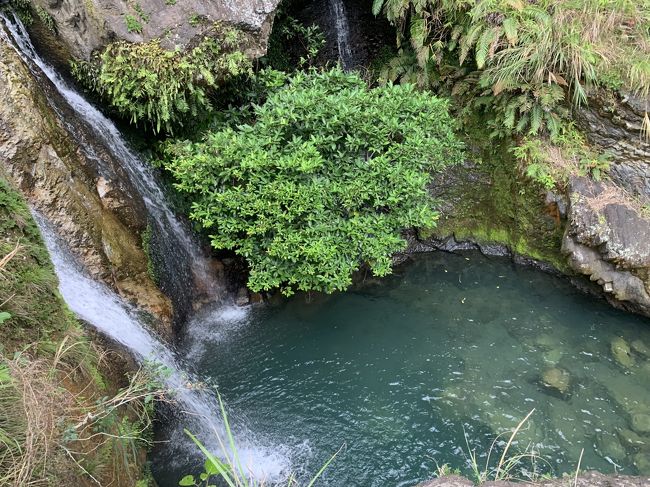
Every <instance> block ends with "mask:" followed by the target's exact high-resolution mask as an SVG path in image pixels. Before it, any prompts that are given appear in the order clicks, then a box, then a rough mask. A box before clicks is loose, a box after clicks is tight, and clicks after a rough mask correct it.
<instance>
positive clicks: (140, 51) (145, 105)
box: [72, 30, 251, 132]
mask: <svg viewBox="0 0 650 487" xmlns="http://www.w3.org/2000/svg"><path fill="white" fill-rule="evenodd" d="M215 36H219V37H222V38H223V40H222V41H219V40H218V39H217V38H216V37H206V38H205V39H204V40H203V41H201V43H200V44H199V45H198V46H196V47H194V48H193V49H190V50H188V51H180V50H174V51H170V50H166V49H164V48H163V47H161V46H160V42H159V41H158V40H152V41H150V42H147V43H140V44H130V43H127V42H116V43H113V44H111V45H109V46H108V47H107V48H106V50H105V51H104V52H103V54H102V55H101V56H100V57H99V58H98V59H96V60H95V62H91V63H88V62H84V61H77V62H74V63H73V64H72V73H73V75H74V76H75V78H77V79H78V80H79V81H80V82H82V83H83V84H84V85H86V86H87V87H88V88H90V89H92V90H93V91H95V92H97V93H99V94H100V95H101V96H102V97H103V98H104V99H105V100H106V101H107V102H108V103H109V104H110V105H111V106H112V107H113V108H115V109H117V111H118V112H119V113H120V114H122V115H124V116H127V117H129V118H130V120H131V122H132V123H141V122H143V123H145V124H147V125H149V126H150V127H152V128H153V130H154V131H155V132H159V131H160V130H163V129H164V130H166V131H168V132H171V131H173V127H174V125H175V124H182V122H183V120H185V119H187V118H188V117H194V116H196V115H197V114H199V113H200V112H202V111H208V110H210V109H211V107H212V104H211V102H210V98H209V91H210V90H213V89H215V88H217V87H218V86H219V85H220V84H221V83H223V81H224V80H225V79H227V78H229V77H231V76H237V75H240V74H242V73H246V72H248V71H249V70H250V67H251V63H250V60H249V59H248V58H247V57H246V56H245V55H244V54H243V53H242V52H240V51H238V50H237V49H236V47H237V44H238V42H239V34H238V33H237V32H236V31H232V30H228V31H219V33H218V34H215Z"/></svg>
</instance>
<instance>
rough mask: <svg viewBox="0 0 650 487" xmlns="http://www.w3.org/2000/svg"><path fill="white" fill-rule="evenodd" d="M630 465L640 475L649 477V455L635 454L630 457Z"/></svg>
mask: <svg viewBox="0 0 650 487" xmlns="http://www.w3.org/2000/svg"><path fill="white" fill-rule="evenodd" d="M632 463H634V466H635V467H636V469H637V470H638V471H639V473H640V474H641V475H650V455H649V454H647V453H637V454H636V455H634V456H633V457H632Z"/></svg>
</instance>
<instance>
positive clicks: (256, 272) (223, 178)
mask: <svg viewBox="0 0 650 487" xmlns="http://www.w3.org/2000/svg"><path fill="white" fill-rule="evenodd" d="M254 116H255V119H256V122H255V124H254V125H241V126H238V127H237V128H226V129H223V130H221V131H218V132H212V133H209V134H208V135H207V136H206V137H205V140H204V141H202V142H199V143H190V142H186V143H179V144H176V145H175V146H172V148H171V149H170V151H171V153H172V156H173V157H171V159H170V160H168V161H167V162H166V163H165V164H166V166H167V168H168V169H169V170H170V171H171V172H172V173H173V174H174V176H175V178H176V180H177V187H178V189H180V190H182V191H185V192H188V193H190V194H191V197H192V198H193V199H194V204H193V206H192V211H191V217H192V218H193V219H194V220H196V221H198V222H199V223H200V224H201V225H202V227H203V228H205V229H206V230H208V231H209V232H210V233H211V239H212V245H213V246H214V247H215V248H217V249H234V250H235V251H236V253H237V254H239V255H241V256H243V257H245V258H246V259H247V261H248V263H249V266H250V275H249V281H248V284H249V287H250V288H251V289H252V290H254V291H261V290H269V289H273V288H277V287H280V288H282V290H283V292H284V293H285V294H291V293H292V292H293V291H294V290H295V289H299V290H304V291H308V290H317V291H324V292H333V291H335V290H343V289H345V288H347V287H348V286H349V285H350V283H351V274H352V273H353V272H354V271H356V270H357V269H359V267H360V265H361V264H362V263H366V264H367V265H368V266H369V267H370V269H371V270H372V272H373V273H374V274H375V275H378V276H383V275H386V274H388V273H390V271H391V262H392V261H391V256H392V254H393V253H394V252H397V251H399V250H403V249H404V247H405V245H406V242H405V240H404V239H403V238H402V236H401V231H402V230H403V229H405V228H409V227H431V226H433V225H434V224H435V221H436V219H437V216H438V214H437V212H436V211H435V209H434V205H433V201H432V200H431V198H430V196H429V193H428V191H427V185H428V184H429V182H430V179H431V177H430V172H431V171H434V170H438V169H441V168H443V167H445V166H447V165H450V164H454V163H456V162H459V161H460V159H461V157H462V150H461V143H460V142H458V140H457V139H456V138H455V135H454V133H453V126H454V124H453V121H452V119H451V118H450V116H449V114H448V113H447V102H446V101H445V100H441V99H438V98H436V97H434V96H432V95H431V94H430V93H425V92H417V91H416V90H415V89H414V88H413V87H412V86H408V85H403V86H392V85H389V86H385V87H382V88H377V89H374V90H369V89H368V87H367V86H366V84H365V83H364V82H363V81H362V80H361V79H360V78H359V77H358V75H356V74H345V73H343V72H342V71H341V70H340V69H334V70H332V71H329V72H325V73H318V72H316V71H312V72H310V73H308V74H304V73H297V74H296V75H294V76H293V77H292V78H291V79H290V81H289V84H288V85H287V86H286V87H284V88H281V89H279V90H277V91H275V92H273V93H271V94H270V95H269V97H268V99H267V100H266V102H265V103H264V105H262V106H256V107H255V108H254Z"/></svg>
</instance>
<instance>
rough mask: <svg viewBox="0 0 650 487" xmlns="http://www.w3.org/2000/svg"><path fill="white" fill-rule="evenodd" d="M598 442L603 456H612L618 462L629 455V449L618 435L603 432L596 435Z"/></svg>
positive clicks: (599, 450) (599, 451)
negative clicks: (627, 449) (626, 448)
mask: <svg viewBox="0 0 650 487" xmlns="http://www.w3.org/2000/svg"><path fill="white" fill-rule="evenodd" d="M596 444H597V447H598V453H600V455H601V456H602V457H603V458H610V459H611V460H615V461H617V462H623V460H625V457H627V451H626V450H625V447H624V446H623V445H622V444H621V441H620V439H619V438H618V437H617V436H616V435H613V434H610V433H606V432H601V433H599V434H598V435H597V436H596Z"/></svg>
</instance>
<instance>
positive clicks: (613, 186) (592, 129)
mask: <svg viewBox="0 0 650 487" xmlns="http://www.w3.org/2000/svg"><path fill="white" fill-rule="evenodd" d="M648 103H649V102H648V100H644V99H642V98H640V97H637V96H634V95H631V94H621V93H614V92H604V91H600V92H594V93H592V94H591V96H590V100H589V105H588V106H587V107H585V108H583V109H581V110H579V111H578V113H577V115H576V117H577V120H578V123H579V124H580V125H581V128H582V130H583V131H584V133H585V134H586V135H587V138H588V139H589V140H590V142H591V143H592V144H593V145H594V146H595V147H597V148H598V149H600V150H601V151H606V152H607V153H608V154H609V155H610V157H611V159H610V160H611V167H610V170H609V173H608V178H607V179H606V181H604V182H595V181H591V180H588V179H586V178H583V177H576V178H572V179H571V181H570V182H569V186H568V197H569V200H570V203H569V212H568V221H567V228H566V231H565V234H564V238H563V242H562V251H563V252H564V253H565V254H566V255H567V257H568V263H569V265H570V267H571V268H572V269H573V270H575V271H576V272H578V273H579V274H584V275H586V276H588V277H589V278H590V279H591V280H592V281H594V282H596V283H597V284H599V285H600V286H601V287H602V289H603V291H604V292H605V294H606V296H607V297H608V299H609V301H610V302H612V304H615V305H617V306H619V307H623V308H626V309H628V310H631V311H635V312H638V313H641V314H644V315H646V316H650V141H649V140H647V139H646V138H645V137H643V135H642V133H641V127H642V121H643V118H644V116H645V114H646V110H647V108H648Z"/></svg>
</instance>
